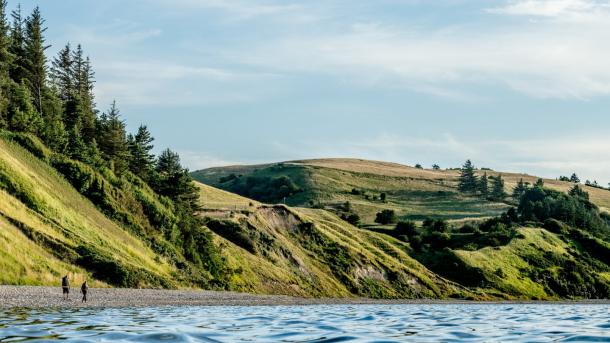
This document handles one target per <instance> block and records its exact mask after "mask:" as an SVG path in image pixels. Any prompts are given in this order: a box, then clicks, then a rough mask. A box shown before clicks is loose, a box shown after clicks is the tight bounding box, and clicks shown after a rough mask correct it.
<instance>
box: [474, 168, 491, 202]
mask: <svg viewBox="0 0 610 343" xmlns="http://www.w3.org/2000/svg"><path fill="white" fill-rule="evenodd" d="M487 179H488V178H487V173H485V174H483V176H481V177H480V178H479V181H478V186H477V190H478V191H479V193H481V196H483V197H484V198H487V197H488V196H489V183H488V180H487Z"/></svg>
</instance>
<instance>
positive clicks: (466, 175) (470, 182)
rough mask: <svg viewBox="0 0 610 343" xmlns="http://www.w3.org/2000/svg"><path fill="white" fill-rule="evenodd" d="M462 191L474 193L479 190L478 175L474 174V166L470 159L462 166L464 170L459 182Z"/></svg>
mask: <svg viewBox="0 0 610 343" xmlns="http://www.w3.org/2000/svg"><path fill="white" fill-rule="evenodd" d="M458 189H459V190H460V191H461V192H467V193H473V192H475V191H476V190H477V177H476V175H475V174H474V166H473V165H472V162H471V161H470V160H467V161H466V163H464V165H463V166H462V172H461V175H460V180H459V184H458Z"/></svg>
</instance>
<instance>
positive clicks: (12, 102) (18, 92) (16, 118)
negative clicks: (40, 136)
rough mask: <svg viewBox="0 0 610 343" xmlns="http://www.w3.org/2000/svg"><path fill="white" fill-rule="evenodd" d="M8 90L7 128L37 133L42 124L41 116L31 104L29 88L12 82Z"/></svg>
mask: <svg viewBox="0 0 610 343" xmlns="http://www.w3.org/2000/svg"><path fill="white" fill-rule="evenodd" d="M9 92H10V93H9V106H8V111H7V121H8V127H9V129H10V130H13V131H19V132H29V133H34V134H37V133H38V130H39V129H40V127H41V125H42V118H41V117H40V115H39V114H38V112H36V108H34V105H33V104H32V96H31V94H30V90H29V89H28V87H26V86H25V84H23V83H21V84H15V83H13V84H12V86H11V87H10V90H9Z"/></svg>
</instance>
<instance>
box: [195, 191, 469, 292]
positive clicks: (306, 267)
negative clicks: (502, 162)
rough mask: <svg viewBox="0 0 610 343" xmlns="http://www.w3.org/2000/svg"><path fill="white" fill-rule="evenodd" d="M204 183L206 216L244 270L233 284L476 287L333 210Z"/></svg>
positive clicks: (278, 288) (297, 288)
mask: <svg viewBox="0 0 610 343" xmlns="http://www.w3.org/2000/svg"><path fill="white" fill-rule="evenodd" d="M199 187H200V189H201V197H202V204H203V206H204V211H203V214H202V215H204V216H206V217H207V218H208V223H207V225H208V227H209V228H210V229H211V230H212V231H214V232H215V233H216V234H218V235H219V236H220V238H219V241H220V242H221V245H222V246H223V249H222V250H223V251H224V253H225V254H226V257H227V259H228V262H229V264H230V265H231V267H232V268H235V269H236V270H238V272H237V273H235V274H234V276H233V279H232V280H231V281H232V285H233V287H235V289H238V290H246V291H251V292H262V293H283V294H293V295H301V296H311V295H313V296H325V297H345V296H352V295H359V296H367V297H377V298H405V297H406V298H423V297H426V298H438V297H448V296H460V297H464V296H472V295H473V294H474V293H472V292H469V291H466V290H465V289H464V288H462V287H460V286H458V285H456V284H453V283H451V282H448V281H447V280H445V279H443V278H440V277H438V276H437V275H435V274H434V273H432V272H430V271H429V270H428V269H427V268H425V267H424V266H423V265H421V263H419V262H417V261H416V260H415V259H413V258H412V257H410V256H409V255H408V254H407V251H408V248H407V246H406V244H405V243H403V242H401V241H399V240H397V239H393V238H391V237H387V236H385V235H382V234H378V233H374V232H370V231H366V230H362V229H358V228H356V227H353V226H352V225H350V224H348V223H346V222H344V221H342V220H341V219H339V218H338V217H337V216H335V215H334V214H332V213H329V212H327V211H324V210H319V209H306V208H290V207H287V206H284V205H276V206H268V205H263V204H260V203H257V202H255V201H251V200H249V199H245V198H241V197H239V196H236V195H234V194H231V193H228V192H225V191H222V190H218V189H215V188H213V187H210V186H206V185H203V184H199ZM227 204H230V205H229V206H227ZM234 204H235V206H234Z"/></svg>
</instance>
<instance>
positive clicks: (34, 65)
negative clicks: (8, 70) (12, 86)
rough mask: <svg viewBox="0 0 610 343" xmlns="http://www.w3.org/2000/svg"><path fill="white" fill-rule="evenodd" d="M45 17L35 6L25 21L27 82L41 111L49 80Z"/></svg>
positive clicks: (37, 107)
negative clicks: (43, 17)
mask: <svg viewBox="0 0 610 343" xmlns="http://www.w3.org/2000/svg"><path fill="white" fill-rule="evenodd" d="M43 25H44V19H42V16H41V14H40V9H39V8H38V7H36V8H34V11H33V12H32V15H31V16H30V17H29V18H28V19H27V20H26V21H25V44H24V51H25V63H24V66H25V68H26V78H27V84H28V86H29V87H30V92H31V93H32V97H33V99H34V105H35V106H36V109H37V110H38V112H39V113H41V112H42V98H43V93H44V91H45V87H46V84H45V82H46V80H47V57H46V56H45V50H47V49H48V48H49V46H45V39H44V36H43V34H44V32H45V31H46V30H47V29H46V28H45V27H43Z"/></svg>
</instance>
